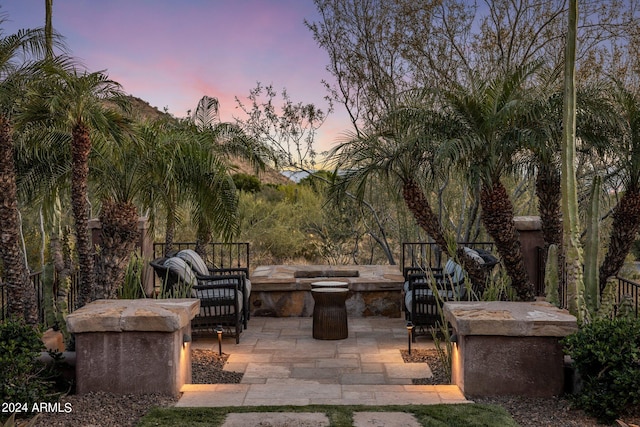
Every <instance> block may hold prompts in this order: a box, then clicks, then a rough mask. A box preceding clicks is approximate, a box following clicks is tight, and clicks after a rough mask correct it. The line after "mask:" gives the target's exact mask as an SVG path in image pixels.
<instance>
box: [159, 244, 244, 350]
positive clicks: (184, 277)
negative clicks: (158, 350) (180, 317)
mask: <svg viewBox="0 0 640 427" xmlns="http://www.w3.org/2000/svg"><path fill="white" fill-rule="evenodd" d="M149 265H151V266H152V267H153V269H154V271H155V273H156V275H157V276H158V278H159V279H160V280H161V282H162V286H161V290H160V297H162V298H180V297H182V298H187V297H192V298H197V299H199V300H200V312H199V313H198V314H197V315H196V317H195V318H194V319H193V321H192V322H191V327H192V330H193V331H194V332H196V333H198V332H205V333H206V332H211V333H215V330H216V328H218V327H226V328H227V330H229V331H230V330H231V329H233V334H234V336H235V337H236V343H238V342H240V334H241V333H242V330H243V329H246V328H247V327H248V320H249V316H250V314H249V310H248V305H249V296H250V294H251V281H250V280H249V278H248V269H246V268H216V267H215V266H207V265H206V263H205V262H204V260H203V259H202V257H201V256H200V255H199V254H198V253H197V252H195V251H194V250H192V249H183V250H181V251H179V252H177V253H176V254H175V256H171V257H162V258H156V259H154V260H153V261H151V262H150V263H149Z"/></svg>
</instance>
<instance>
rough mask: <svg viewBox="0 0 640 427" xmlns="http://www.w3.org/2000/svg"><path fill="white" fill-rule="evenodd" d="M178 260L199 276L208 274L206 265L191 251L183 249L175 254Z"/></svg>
mask: <svg viewBox="0 0 640 427" xmlns="http://www.w3.org/2000/svg"><path fill="white" fill-rule="evenodd" d="M176 256H177V257H178V258H181V259H183V260H185V261H186V262H187V263H188V264H189V265H190V266H191V268H192V269H193V271H195V272H196V274H199V275H201V276H207V275H208V274H209V269H208V268H207V264H205V262H204V260H203V259H202V257H201V256H200V255H199V254H198V253H197V252H196V251H194V250H192V249H183V250H181V251H180V252H178V253H177V254H176Z"/></svg>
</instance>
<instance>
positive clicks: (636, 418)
mask: <svg viewBox="0 0 640 427" xmlns="http://www.w3.org/2000/svg"><path fill="white" fill-rule="evenodd" d="M401 353H402V356H403V359H404V361H405V362H407V363H412V362H427V363H428V364H429V366H430V367H431V370H432V372H433V378H417V379H414V380H413V383H414V384H446V383H447V378H446V374H445V371H444V369H443V368H442V364H441V363H440V359H439V358H438V356H437V353H436V351H435V350H413V351H412V352H411V355H409V354H408V353H407V351H406V350H401ZM227 358H228V355H226V354H223V355H222V357H219V356H218V354H217V352H215V351H211V350H193V353H192V369H193V382H194V384H215V383H227V384H231V383H239V382H240V380H241V379H242V374H241V373H237V372H226V371H223V370H222V367H223V366H224V363H225V361H226V360H227ZM176 401H177V399H176V398H173V397H168V396H162V395H155V394H151V395H126V396H117V395H113V394H109V393H90V394H86V395H82V396H77V395H71V396H66V397H63V398H62V399H61V402H62V404H61V407H62V408H64V407H65V406H64V405H65V403H69V404H70V405H71V408H72V411H71V412H70V413H47V414H41V416H40V418H39V419H38V422H37V423H36V426H39V427H50V426H51V427H53V426H73V427H76V426H78V427H120V426H123V427H133V426H135V425H136V423H137V421H138V420H139V419H140V418H141V417H142V416H143V415H144V414H145V413H146V412H147V411H148V410H149V409H151V408H153V407H167V406H172V405H174V404H175V402H176ZM475 401H476V402H477V403H487V404H494V405H499V406H502V407H504V408H505V409H506V410H507V411H508V412H509V413H510V414H511V416H512V417H513V418H514V419H515V420H516V422H517V423H518V424H519V425H521V426H523V427H529V426H531V427H533V426H535V427H539V426H550V427H556V426H557V427H573V426H576V427H577V426H580V427H593V426H602V424H599V423H597V422H596V421H595V420H594V419H593V418H591V417H588V416H586V415H585V414H584V412H582V411H579V410H575V409H572V408H571V404H570V402H569V400H567V399H565V398H556V399H532V398H526V399H525V398H510V397H500V398H485V399H476V400H475ZM623 420H624V422H626V423H627V424H626V425H628V426H629V427H638V426H640V409H639V410H638V411H636V413H634V414H630V415H628V416H626V417H624V418H623ZM620 425H622V426H624V425H625V424H620Z"/></svg>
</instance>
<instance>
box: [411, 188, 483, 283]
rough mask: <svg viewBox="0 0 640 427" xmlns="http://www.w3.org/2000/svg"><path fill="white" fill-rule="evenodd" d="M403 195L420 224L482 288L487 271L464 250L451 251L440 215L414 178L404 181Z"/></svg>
mask: <svg viewBox="0 0 640 427" xmlns="http://www.w3.org/2000/svg"><path fill="white" fill-rule="evenodd" d="M402 196H403V197H404V201H405V203H406V204H407V207H408V208H409V210H410V211H411V213H412V214H413V217H414V218H415V219H416V222H417V223H418V225H419V226H420V227H421V228H422V229H423V230H424V231H425V232H426V233H427V234H428V235H429V236H430V237H431V238H432V239H433V241H434V242H435V243H436V245H438V246H439V247H440V249H441V250H442V251H443V252H445V253H446V254H447V255H448V256H449V257H450V258H454V257H455V256H457V257H458V260H459V261H460V263H461V264H462V267H463V268H464V269H465V271H466V272H467V274H468V275H469V277H470V278H471V281H472V282H473V283H474V285H476V287H477V288H478V289H479V290H482V289H483V288H484V284H485V281H486V277H487V272H486V271H484V270H483V269H482V268H480V266H479V265H478V263H477V262H475V261H474V260H473V259H471V258H470V257H468V256H467V255H466V254H465V253H464V250H462V249H459V250H456V253H450V251H449V249H450V248H449V244H448V242H447V239H446V237H445V235H444V231H443V230H442V226H441V225H440V221H439V220H438V216H437V215H436V214H435V213H434V212H433V210H432V209H431V205H430V204H429V201H428V200H427V198H426V196H425V195H424V192H423V191H422V189H421V188H420V186H419V185H418V183H416V182H415V181H413V180H408V181H406V182H404V184H403V186H402Z"/></svg>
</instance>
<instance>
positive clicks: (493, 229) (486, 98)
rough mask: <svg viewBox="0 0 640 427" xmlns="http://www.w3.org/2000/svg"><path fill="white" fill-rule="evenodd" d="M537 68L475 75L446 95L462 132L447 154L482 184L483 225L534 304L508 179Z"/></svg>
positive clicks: (514, 283) (525, 298) (524, 296)
mask: <svg viewBox="0 0 640 427" xmlns="http://www.w3.org/2000/svg"><path fill="white" fill-rule="evenodd" d="M537 67H538V66H537V65H529V66H525V67H520V68H517V69H516V70H514V71H512V72H509V73H506V74H505V75H503V76H499V77H496V78H494V79H491V80H489V79H481V78H478V77H477V76H473V77H472V78H471V79H470V82H469V86H468V87H467V86H463V85H460V84H458V85H456V86H454V88H453V89H451V90H448V91H446V92H444V96H443V100H444V102H445V104H446V108H447V109H448V110H450V112H451V115H452V117H453V119H454V120H455V122H456V123H457V127H458V130H459V133H458V134H457V136H456V137H455V138H452V139H451V140H450V141H449V142H448V144H447V145H448V147H447V148H446V149H445V150H444V151H445V152H446V153H447V155H448V156H449V157H450V158H451V159H452V160H453V161H454V163H456V164H457V165H458V166H459V167H460V168H461V170H462V171H463V172H465V173H467V174H468V175H467V176H468V178H469V180H470V182H471V183H475V182H479V183H480V205H481V207H482V215H481V220H482V223H483V225H484V227H485V229H486V230H487V232H488V233H489V235H490V236H491V238H492V239H493V241H494V243H495V245H496V249H497V251H498V253H499V254H500V257H501V258H502V262H503V264H504V266H505V269H506V271H507V273H508V274H509V276H510V278H511V284H512V286H513V287H514V289H515V290H516V292H517V294H518V297H519V298H520V299H521V300H523V301H530V300H533V298H534V286H533V284H532V283H531V281H530V280H529V278H528V275H527V271H526V269H525V266H524V260H523V256H522V249H521V244H520V241H519V239H518V232H517V230H516V228H515V223H514V221H513V217H514V210H513V204H512V202H511V199H510V197H509V194H508V192H507V189H506V188H505V186H504V184H503V183H502V177H503V176H504V175H505V174H507V173H509V172H511V171H513V170H514V166H515V163H514V161H515V157H516V155H517V154H518V153H519V152H520V151H521V149H522V145H521V138H522V132H521V129H520V128H519V121H520V122H522V121H523V119H524V118H525V117H526V113H527V109H526V108H525V107H526V104H527V103H526V100H527V98H526V92H525V89H526V87H525V85H526V83H527V80H528V79H529V78H530V77H531V76H532V75H533V73H534V71H536V69H537Z"/></svg>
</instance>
